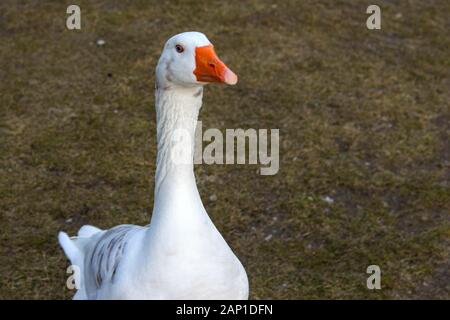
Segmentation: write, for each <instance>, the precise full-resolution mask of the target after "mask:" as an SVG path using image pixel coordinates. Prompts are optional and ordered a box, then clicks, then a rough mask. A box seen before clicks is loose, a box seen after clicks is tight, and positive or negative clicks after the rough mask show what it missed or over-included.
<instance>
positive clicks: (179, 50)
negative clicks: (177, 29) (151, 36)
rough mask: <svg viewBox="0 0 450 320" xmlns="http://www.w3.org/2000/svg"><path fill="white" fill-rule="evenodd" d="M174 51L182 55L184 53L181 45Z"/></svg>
mask: <svg viewBox="0 0 450 320" xmlns="http://www.w3.org/2000/svg"><path fill="white" fill-rule="evenodd" d="M175 50H177V52H178V53H182V52H183V51H184V48H183V47H182V46H181V45H179V44H177V45H176V46H175Z"/></svg>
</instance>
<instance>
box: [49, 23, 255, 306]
mask: <svg viewBox="0 0 450 320" xmlns="http://www.w3.org/2000/svg"><path fill="white" fill-rule="evenodd" d="M208 82H221V83H226V84H231V85H234V84H236V82H237V76H236V75H235V74H234V73H233V72H232V71H231V70H230V69H229V68H228V67H227V66H226V65H225V64H224V63H223V62H222V61H220V60H219V58H218V57H217V55H216V54H215V52H214V48H213V46H212V45H211V43H210V42H209V40H208V38H206V36H205V35H204V34H202V33H199V32H185V33H181V34H178V35H176V36H173V37H172V38H170V39H169V40H168V41H167V43H166V45H165V47H164V50H163V53H162V55H161V57H160V59H159V62H158V65H157V67H156V114H157V139H158V156H157V169H156V178H155V203H154V208H153V215H152V219H151V224H150V225H148V226H145V227H141V226H134V225H119V226H116V227H114V228H112V229H109V230H101V229H98V228H95V227H92V226H83V227H82V228H81V229H80V230H79V232H78V236H77V237H71V238H69V237H68V235H67V234H66V233H64V232H60V233H59V236H58V239H59V243H60V244H61V246H62V248H63V250H64V252H65V254H66V255H67V257H68V258H69V259H70V261H71V263H72V264H73V265H75V266H78V267H79V270H80V273H79V275H80V278H79V288H78V291H77V293H76V294H75V296H74V299H247V298H248V280H247V275H246V272H245V270H244V268H243V266H242V264H241V263H240V262H239V260H238V258H237V257H236V256H235V255H234V254H233V252H232V251H231V249H230V247H229V246H228V245H227V243H226V242H225V240H224V239H223V237H222V236H221V234H220V233H219V231H218V230H217V229H216V227H215V226H214V224H213V223H212V221H211V220H210V218H209V216H208V214H207V213H206V211H205V208H204V207H203V204H202V201H201V199H200V195H199V193H198V190H197V185H196V182H195V176H194V171H193V150H194V144H193V142H194V140H195V139H194V138H193V137H194V132H195V127H196V122H197V117H198V113H199V109H200V107H201V105H202V96H203V86H204V85H205V84H206V83H208ZM180 130H182V131H181V132H184V133H188V135H189V136H188V138H189V137H191V139H186V137H183V139H186V140H184V141H183V144H182V145H181V144H180V143H175V142H176V139H175V138H174V135H175V133H176V132H180ZM180 147H181V150H180ZM175 149H176V150H175ZM180 152H181V154H184V155H186V154H188V155H189V157H188V158H187V159H188V160H187V161H186V160H185V161H174V160H176V159H177V155H179V154H180Z"/></svg>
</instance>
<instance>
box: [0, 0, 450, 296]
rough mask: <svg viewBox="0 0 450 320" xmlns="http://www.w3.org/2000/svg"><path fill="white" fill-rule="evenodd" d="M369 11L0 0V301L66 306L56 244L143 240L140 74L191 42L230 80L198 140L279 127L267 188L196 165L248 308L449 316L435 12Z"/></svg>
mask: <svg viewBox="0 0 450 320" xmlns="http://www.w3.org/2000/svg"><path fill="white" fill-rule="evenodd" d="M373 2H374V1H371V2H367V1H343V0H341V1H337V0H333V1H315V0H314V1H313V0H305V1H274V0H272V1H256V0H253V1H245V2H243V1H198V0H195V1H170V2H169V1H168V2H162V1H147V0H145V1H144V0H140V1H124V0H120V1H119V0H114V1H113V0H111V1H81V0H77V1H71V2H65V1H43V0H39V1H37V0H36V1H33V0H29V1H25V0H24V1H16V0H2V1H1V2H0V80H1V81H0V298H2V299H25V298H26V299H67V298H70V297H72V295H73V293H74V292H72V291H70V290H68V289H67V288H66V279H67V276H68V275H67V274H66V268H67V266H68V265H69V263H68V261H67V260H66V258H65V256H64V254H63V252H62V250H61V249H60V248H59V246H58V243H57V238H56V237H57V232H58V231H59V230H65V231H67V232H69V233H70V234H74V233H75V232H76V231H77V230H78V228H79V227H80V226H82V225H84V224H93V225H95V226H98V227H100V228H109V227H112V226H114V225H117V224H122V223H133V224H142V225H144V224H147V223H148V222H149V220H150V216H151V212H152V203H153V184H154V171H155V161H156V159H155V156H156V144H155V142H156V137H155V134H156V130H155V112H154V95H153V89H154V68H155V66H156V63H157V59H158V58H159V55H160V53H161V50H162V47H163V45H164V43H165V41H166V40H167V39H168V38H169V37H170V36H172V35H174V34H176V33H179V32H182V31H191V30H196V31H201V32H203V33H205V34H206V35H207V36H208V37H209V39H210V40H211V41H212V43H213V44H214V45H215V47H216V50H217V52H218V54H219V56H220V57H221V59H222V60H223V61H224V62H226V63H227V65H229V66H230V68H231V69H232V70H234V71H235V72H236V73H237V74H238V75H239V79H240V82H239V83H238V85H237V86H235V87H224V86H212V85H210V86H208V87H207V88H206V90H205V93H204V103H203V108H202V111H201V115H200V119H201V120H202V121H203V126H204V128H219V129H221V130H225V129H226V128H244V129H246V128H255V129H259V128H279V129H280V171H279V172H278V174H277V175H275V176H261V175H259V174H258V173H257V170H258V168H259V165H197V166H196V176H197V181H198V186H199V191H200V194H201V195H202V199H203V202H204V205H205V207H206V209H207V211H208V212H209V214H210V216H211V218H212V220H213V221H214V223H215V224H216V226H217V228H218V229H219V230H220V231H221V233H222V234H223V236H224V238H225V239H226V240H227V241H228V243H229V245H230V246H231V247H232V248H233V250H234V251H235V252H236V254H237V256H238V257H239V258H240V259H241V261H242V262H243V264H244V266H245V267H246V270H247V273H248V276H249V281H250V297H251V298H252V299H400V298H402V299H416V298H424V299H431V298H438V299H449V298H450V269H449V266H450V260H449V249H450V215H449V209H450V192H449V180H450V174H449V172H450V171H449V167H450V158H449V139H448V138H449V122H450V107H449V98H450V97H449V95H450V90H449V88H450V68H449V67H450V38H449V36H448V31H449V30H450V20H449V15H450V2H448V1H445V0H441V1H439V0H433V1H419V0H417V1H413V0H410V1H392V0H390V1H387V0H385V1H382V0H379V1H375V2H376V3H373ZM70 4H77V5H79V6H80V7H81V30H79V31H77V30H73V31H71V30H68V29H67V28H66V19H67V17H68V14H66V9H67V7H68V5H70ZM370 4H377V5H379V6H380V8H381V19H382V20H381V21H382V22H381V30H368V29H367V28H366V19H367V18H368V16H369V15H368V14H366V9H367V7H368V6H369V5H370ZM372 264H376V265H379V266H380V268H381V272H382V278H381V286H382V289H381V290H368V289H367V287H366V279H367V277H368V276H369V274H367V273H366V268H367V266H369V265H372Z"/></svg>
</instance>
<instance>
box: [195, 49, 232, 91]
mask: <svg viewBox="0 0 450 320" xmlns="http://www.w3.org/2000/svg"><path fill="white" fill-rule="evenodd" d="M195 65H196V66H195V70H194V74H195V76H196V77H197V81H200V82H221V83H226V84H231V85H234V84H236V83H237V80H238V78H237V75H236V74H235V73H234V72H233V71H231V70H230V69H229V68H228V67H227V66H226V65H225V63H223V62H222V61H220V59H219V57H217V55H216V52H215V51H214V47H213V46H212V45H208V46H203V47H196V48H195Z"/></svg>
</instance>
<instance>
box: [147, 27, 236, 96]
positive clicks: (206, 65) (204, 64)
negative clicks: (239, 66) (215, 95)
mask: <svg viewBox="0 0 450 320" xmlns="http://www.w3.org/2000/svg"><path fill="white" fill-rule="evenodd" d="M211 82H217V83H225V84H229V85H234V84H236V83H237V76H236V74H235V73H234V72H233V71H231V70H230V69H229V68H228V67H227V66H226V65H225V64H224V63H223V62H222V61H221V60H220V59H219V58H218V56H217V54H216V52H215V50H214V47H213V45H212V44H211V42H210V41H209V40H208V38H207V37H206V36H205V35H204V34H203V33H200V32H183V33H180V34H177V35H175V36H173V37H171V38H170V39H169V40H167V42H166V44H165V46H164V49H163V52H162V54H161V57H160V59H159V61H158V65H157V67H156V86H157V88H163V89H169V88H172V87H198V86H203V85H205V84H207V83H211Z"/></svg>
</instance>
